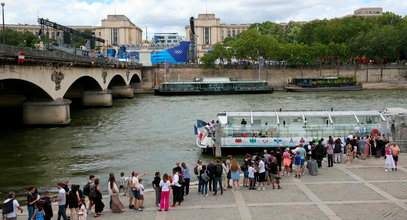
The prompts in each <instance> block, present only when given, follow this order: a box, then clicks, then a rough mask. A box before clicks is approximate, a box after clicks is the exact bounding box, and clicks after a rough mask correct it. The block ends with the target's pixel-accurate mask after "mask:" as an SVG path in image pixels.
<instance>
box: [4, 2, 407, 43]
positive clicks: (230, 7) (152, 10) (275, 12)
mask: <svg viewBox="0 0 407 220" xmlns="http://www.w3.org/2000/svg"><path fill="white" fill-rule="evenodd" d="M3 1H4V3H5V8H4V9H5V23H6V24H19V23H21V24H37V18H38V17H41V18H48V19H49V20H51V21H54V22H57V23H60V24H63V25H100V23H101V19H103V18H106V16H107V15H108V14H124V15H126V16H127V17H128V18H130V20H131V21H132V22H133V23H134V24H135V25H137V26H139V27H140V28H142V29H143V38H145V30H146V27H147V33H148V39H151V37H152V36H153V33H159V32H177V33H179V34H181V35H185V25H187V24H189V18H190V17H191V16H194V17H197V16H198V14H204V13H206V12H207V13H214V14H215V15H216V17H218V18H220V20H221V23H225V24H247V23H256V22H264V21H273V22H288V21H291V20H293V21H310V20H314V19H324V18H328V19H329V18H335V17H342V16H344V15H348V14H352V13H353V11H354V10H356V9H358V8H361V7H382V8H383V9H384V11H390V12H394V13H396V14H398V15H401V16H406V15H407V0H111V1H108V0H3Z"/></svg>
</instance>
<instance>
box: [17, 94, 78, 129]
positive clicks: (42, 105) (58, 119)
mask: <svg viewBox="0 0 407 220" xmlns="http://www.w3.org/2000/svg"><path fill="white" fill-rule="evenodd" d="M69 104H71V101H70V100H68V99H59V100H56V101H28V102H24V103H23V122H24V124H26V125H68V124H69V123H70V122H71V114H70V111H69Z"/></svg>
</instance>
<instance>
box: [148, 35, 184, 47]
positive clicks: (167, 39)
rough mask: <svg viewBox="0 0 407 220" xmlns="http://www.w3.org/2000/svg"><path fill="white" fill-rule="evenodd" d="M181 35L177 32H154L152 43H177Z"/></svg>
mask: <svg viewBox="0 0 407 220" xmlns="http://www.w3.org/2000/svg"><path fill="white" fill-rule="evenodd" d="M180 41H181V36H179V34H178V33H154V37H153V43H154V44H172V45H173V44H179V43H180Z"/></svg>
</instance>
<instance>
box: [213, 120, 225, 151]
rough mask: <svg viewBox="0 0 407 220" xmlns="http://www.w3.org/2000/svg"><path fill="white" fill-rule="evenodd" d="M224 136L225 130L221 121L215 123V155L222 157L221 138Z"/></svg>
mask: <svg viewBox="0 0 407 220" xmlns="http://www.w3.org/2000/svg"><path fill="white" fill-rule="evenodd" d="M222 136H223V130H222V127H221V125H220V124H219V123H217V124H215V157H216V158H220V157H222V149H221V140H222Z"/></svg>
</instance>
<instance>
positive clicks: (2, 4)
mask: <svg viewBox="0 0 407 220" xmlns="http://www.w3.org/2000/svg"><path fill="white" fill-rule="evenodd" d="M4 5H6V4H5V3H4V2H2V3H1V11H2V14H3V44H6V28H5V27H4Z"/></svg>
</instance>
